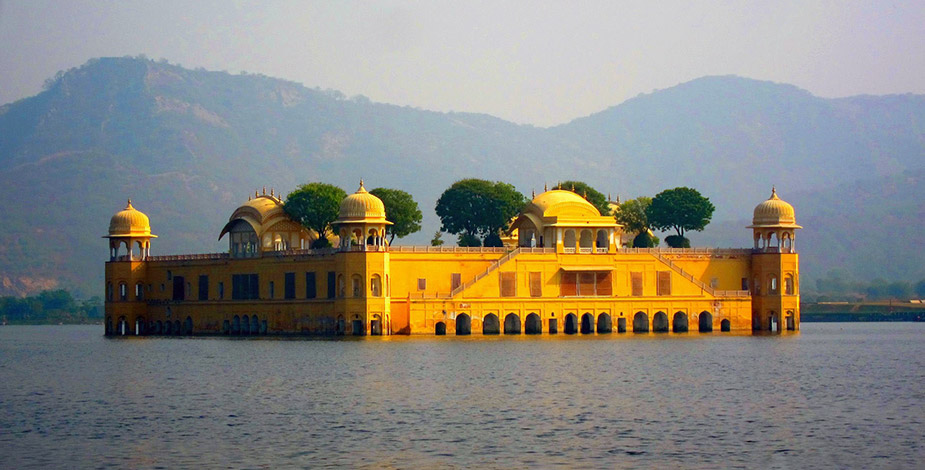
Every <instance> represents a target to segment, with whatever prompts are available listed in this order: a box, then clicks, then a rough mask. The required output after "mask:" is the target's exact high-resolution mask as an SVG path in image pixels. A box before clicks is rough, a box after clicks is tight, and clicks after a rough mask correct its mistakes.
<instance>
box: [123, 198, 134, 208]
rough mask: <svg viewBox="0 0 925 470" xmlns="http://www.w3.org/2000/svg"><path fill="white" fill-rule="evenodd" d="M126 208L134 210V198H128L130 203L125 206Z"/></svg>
mask: <svg viewBox="0 0 925 470" xmlns="http://www.w3.org/2000/svg"><path fill="white" fill-rule="evenodd" d="M125 208H126V209H134V208H133V207H132V198H128V203H127V204H125Z"/></svg>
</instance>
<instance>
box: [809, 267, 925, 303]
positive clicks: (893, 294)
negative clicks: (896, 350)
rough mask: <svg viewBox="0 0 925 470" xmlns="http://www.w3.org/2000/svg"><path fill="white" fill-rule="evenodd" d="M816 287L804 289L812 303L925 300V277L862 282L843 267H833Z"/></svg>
mask: <svg viewBox="0 0 925 470" xmlns="http://www.w3.org/2000/svg"><path fill="white" fill-rule="evenodd" d="M815 284H816V285H815V289H812V290H811V289H804V291H806V293H805V294H804V295H803V296H802V297H803V300H805V301H808V302H872V301H885V300H899V301H908V300H911V299H925V279H921V280H919V281H917V282H910V281H887V280H884V279H879V278H878V279H874V280H872V281H858V280H855V279H852V278H851V277H850V276H849V275H848V273H847V272H846V271H845V270H843V269H840V270H831V271H829V272H828V273H827V274H826V276H825V277H823V278H819V279H816V283H815Z"/></svg>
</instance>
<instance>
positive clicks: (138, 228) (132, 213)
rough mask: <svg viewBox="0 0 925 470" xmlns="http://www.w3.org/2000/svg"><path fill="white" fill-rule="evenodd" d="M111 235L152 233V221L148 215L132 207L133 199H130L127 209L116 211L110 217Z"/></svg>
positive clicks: (128, 235) (127, 235)
mask: <svg viewBox="0 0 925 470" xmlns="http://www.w3.org/2000/svg"><path fill="white" fill-rule="evenodd" d="M109 236H110V237H113V236H115V237H138V236H145V237H149V236H152V235H151V223H150V222H149V221H148V216H146V215H145V214H144V213H143V212H141V211H139V210H137V209H135V208H134V207H132V200H131V199H129V201H128V204H127V205H126V206H125V209H123V210H121V211H119V212H117V213H116V215H114V216H112V219H109Z"/></svg>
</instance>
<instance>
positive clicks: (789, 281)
mask: <svg viewBox="0 0 925 470" xmlns="http://www.w3.org/2000/svg"><path fill="white" fill-rule="evenodd" d="M794 292H795V289H794V288H793V275H790V274H788V275H786V276H785V277H784V294H786V295H793V293H794Z"/></svg>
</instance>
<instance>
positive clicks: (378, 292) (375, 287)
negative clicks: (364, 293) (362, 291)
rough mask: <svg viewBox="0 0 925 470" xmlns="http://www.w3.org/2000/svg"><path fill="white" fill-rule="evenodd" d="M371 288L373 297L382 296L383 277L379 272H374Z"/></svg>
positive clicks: (370, 282) (370, 281) (370, 283)
mask: <svg viewBox="0 0 925 470" xmlns="http://www.w3.org/2000/svg"><path fill="white" fill-rule="evenodd" d="M369 290H370V292H372V296H373V297H382V277H380V276H379V275H378V274H373V277H372V278H371V279H370V280H369Z"/></svg>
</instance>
